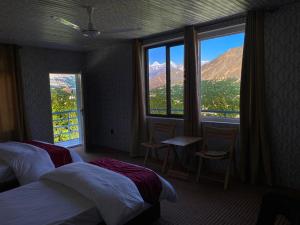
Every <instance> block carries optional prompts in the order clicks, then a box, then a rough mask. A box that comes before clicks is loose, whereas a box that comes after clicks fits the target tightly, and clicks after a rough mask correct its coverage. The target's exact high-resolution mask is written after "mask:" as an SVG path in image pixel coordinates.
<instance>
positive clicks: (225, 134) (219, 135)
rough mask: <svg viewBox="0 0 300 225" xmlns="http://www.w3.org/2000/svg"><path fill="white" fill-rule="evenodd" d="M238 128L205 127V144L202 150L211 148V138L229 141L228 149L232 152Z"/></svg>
mask: <svg viewBox="0 0 300 225" xmlns="http://www.w3.org/2000/svg"><path fill="white" fill-rule="evenodd" d="M237 133H238V128H219V127H212V126H204V127H203V142H202V143H203V144H202V149H201V150H202V151H207V150H210V149H209V144H210V142H209V141H210V140H212V139H213V140H220V141H224V142H227V146H228V148H227V151H228V152H230V153H232V152H233V151H234V147H235V143H236V137H237ZM223 150H225V149H223Z"/></svg>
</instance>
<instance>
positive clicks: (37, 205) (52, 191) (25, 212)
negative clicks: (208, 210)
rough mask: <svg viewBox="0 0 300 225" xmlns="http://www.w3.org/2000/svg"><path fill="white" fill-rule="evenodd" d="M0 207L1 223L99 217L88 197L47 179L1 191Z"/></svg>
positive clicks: (78, 223)
mask: <svg viewBox="0 0 300 225" xmlns="http://www.w3.org/2000/svg"><path fill="white" fill-rule="evenodd" d="M104 204H105V203H104ZM149 207H150V205H146V206H145V209H144V210H146V209H148V208H149ZM0 208H1V211H0V218H1V225H19V224H30V225H50V224H51V225H58V224H60V225H63V224H68V225H69V224H73V225H96V224H99V223H101V222H102V221H103V220H102V218H101V215H100V214H99V212H98V210H97V208H96V206H95V204H94V203H93V202H92V201H90V200H89V199H87V198H85V197H83V196H82V195H80V194H79V193H78V192H76V191H74V190H72V189H70V188H67V187H65V186H63V185H61V184H58V183H55V182H51V181H38V182H33V183H30V184H28V185H24V186H22V187H19V188H15V189H13V190H10V191H7V192H3V193H1V194H0ZM112 210H113V209H112Z"/></svg>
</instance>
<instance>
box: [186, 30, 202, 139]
mask: <svg viewBox="0 0 300 225" xmlns="http://www.w3.org/2000/svg"><path fill="white" fill-rule="evenodd" d="M198 71H199V63H198V39H197V32H196V31H195V28H194V27H193V26H189V27H186V28H185V30H184V134H185V135H187V136H198V135H199V134H200V111H199V108H200V101H199V88H200V79H199V73H198Z"/></svg>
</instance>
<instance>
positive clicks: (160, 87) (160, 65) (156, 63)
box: [148, 47, 167, 115]
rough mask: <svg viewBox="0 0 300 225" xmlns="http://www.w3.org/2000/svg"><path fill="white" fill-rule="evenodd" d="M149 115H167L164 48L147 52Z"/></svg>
mask: <svg viewBox="0 0 300 225" xmlns="http://www.w3.org/2000/svg"><path fill="white" fill-rule="evenodd" d="M148 59H149V62H148V74H149V110H150V114H157V115H167V92H166V88H167V83H166V77H167V75H166V48H165V47H158V48H151V49H149V50H148Z"/></svg>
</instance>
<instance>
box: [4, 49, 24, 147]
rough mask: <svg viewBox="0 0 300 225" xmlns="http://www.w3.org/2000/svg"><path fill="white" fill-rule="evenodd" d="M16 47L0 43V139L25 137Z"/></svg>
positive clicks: (20, 138)
mask: <svg viewBox="0 0 300 225" xmlns="http://www.w3.org/2000/svg"><path fill="white" fill-rule="evenodd" d="M21 87H22V85H21V78H20V69H19V61H18V54H17V47H16V46H12V45H2V44H0V141H7V140H16V141H18V140H22V139H23V138H24V137H25V129H24V117H23V105H22V99H23V98H22V93H23V92H22V89H21Z"/></svg>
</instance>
